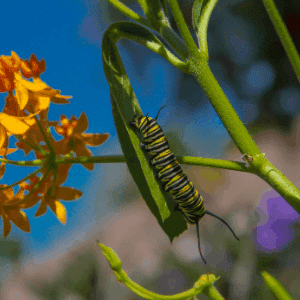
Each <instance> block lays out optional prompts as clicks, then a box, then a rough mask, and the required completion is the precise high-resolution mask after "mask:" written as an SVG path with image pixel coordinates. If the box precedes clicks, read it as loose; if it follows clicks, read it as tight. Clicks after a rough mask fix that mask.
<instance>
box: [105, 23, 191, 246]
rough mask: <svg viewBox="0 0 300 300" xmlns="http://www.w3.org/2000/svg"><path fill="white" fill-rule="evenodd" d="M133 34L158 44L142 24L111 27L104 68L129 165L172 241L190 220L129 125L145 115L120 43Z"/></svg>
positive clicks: (107, 32)
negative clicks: (162, 182)
mask: <svg viewBox="0 0 300 300" xmlns="http://www.w3.org/2000/svg"><path fill="white" fill-rule="evenodd" d="M131 35H134V38H135V39H139V41H140V40H141V39H143V40H144V41H143V43H155V42H157V41H156V40H154V39H153V37H154V35H152V33H151V32H149V31H148V30H146V29H145V28H143V27H142V26H140V25H137V24H135V23H130V22H120V23H115V24H113V25H111V26H110V27H109V29H108V30H107V31H106V33H105V34H104V37H103V42H102V59H103V67H104V71H105V74H106V78H107V80H108V83H109V86H110V95H111V105H112V111H113V117H114V122H115V126H116V129H117V133H118V137H119V141H120V144H121V147H122V150H123V153H124V156H125V159H126V162H127V166H128V168H129V171H130V173H131V175H132V177H133V179H134V181H135V182H136V184H137V186H138V188H139V190H140V192H141V194H142V196H143V198H144V200H145V201H146V204H147V205H148V207H149V209H150V210H151V212H152V213H153V214H154V216H155V217H156V219H157V221H158V223H159V224H160V226H161V227H162V229H163V230H164V231H165V233H166V234H167V235H168V236H169V238H170V240H171V241H172V240H173V239H174V237H176V236H178V235H179V234H180V233H182V232H183V231H184V230H186V229H187V225H186V221H185V220H184V219H183V217H182V216H181V214H180V213H178V212H174V209H173V203H170V201H168V197H167V195H166V194H164V193H163V192H162V190H161V188H160V186H159V183H158V182H157V181H156V179H155V177H154V175H153V170H152V169H151V167H150V166H149V164H148V162H147V159H146V157H145V154H144V153H143V151H142V150H141V149H140V146H139V145H140V140H139V138H138V136H137V133H136V131H135V130H133V129H132V128H131V126H130V125H129V122H130V121H132V120H133V117H134V115H135V114H138V115H142V111H141V108H140V106H139V103H138V100H137V98H136V96H135V93H134V91H133V88H132V86H131V83H130V80H129V78H128V76H127V74H126V71H125V68H124V66H123V63H122V60H121V57H120V54H119V51H118V49H117V47H116V42H117V41H118V40H119V39H120V38H122V37H124V36H126V37H127V38H128V37H130V36H131ZM146 38H149V39H146ZM154 38H155V37H154ZM141 43H142V42H141Z"/></svg>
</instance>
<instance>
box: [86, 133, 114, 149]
mask: <svg viewBox="0 0 300 300" xmlns="http://www.w3.org/2000/svg"><path fill="white" fill-rule="evenodd" d="M108 137H109V134H108V133H95V134H92V133H85V134H82V140H83V142H84V143H85V144H87V145H89V146H99V145H101V144H103V143H104V142H105V141H106V140H107V139H108Z"/></svg>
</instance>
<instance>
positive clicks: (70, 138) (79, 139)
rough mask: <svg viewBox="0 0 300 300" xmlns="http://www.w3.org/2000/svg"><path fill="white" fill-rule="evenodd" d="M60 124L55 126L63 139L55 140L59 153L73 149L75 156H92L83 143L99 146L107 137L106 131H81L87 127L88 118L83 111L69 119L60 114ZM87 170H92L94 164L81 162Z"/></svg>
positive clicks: (66, 152) (65, 152)
mask: <svg viewBox="0 0 300 300" xmlns="http://www.w3.org/2000/svg"><path fill="white" fill-rule="evenodd" d="M60 120H61V124H62V125H57V126H55V130H56V132H57V133H58V134H60V135H62V136H63V137H64V139H62V140H60V141H59V142H57V147H58V148H59V149H60V151H61V154H68V153H70V152H71V151H72V150H74V151H75V153H76V155H77V157H79V156H88V157H91V156H93V155H92V153H91V151H90V150H89V149H87V148H86V146H85V145H89V146H99V145H101V144H102V143H104V142H105V141H106V140H107V138H108V136H109V135H108V133H103V134H101V133H99V134H86V133H83V132H84V131H86V130H87V128H88V120H87V117H86V115H85V113H84V112H83V113H81V115H80V117H79V119H76V117H74V116H72V117H71V118H70V120H68V119H67V118H66V116H64V115H61V117H60ZM83 166H84V167H86V168H87V169H89V170H93V168H94V164H92V163H88V164H83Z"/></svg>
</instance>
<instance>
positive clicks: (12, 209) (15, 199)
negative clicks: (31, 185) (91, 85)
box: [0, 185, 39, 237]
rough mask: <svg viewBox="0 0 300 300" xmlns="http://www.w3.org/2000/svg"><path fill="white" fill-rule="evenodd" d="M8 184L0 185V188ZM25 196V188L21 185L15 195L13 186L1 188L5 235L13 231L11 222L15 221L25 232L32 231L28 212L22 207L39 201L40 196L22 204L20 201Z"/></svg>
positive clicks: (0, 205)
mask: <svg viewBox="0 0 300 300" xmlns="http://www.w3.org/2000/svg"><path fill="white" fill-rule="evenodd" d="M6 186H7V185H0V188H3V187H6ZM23 198H24V188H23V187H22V186H20V189H19V191H18V192H17V194H16V195H15V196H14V191H13V188H12V187H10V188H7V189H4V190H0V199H1V200H0V215H1V216H2V219H3V232H4V237H6V236H8V234H9V233H10V231H11V224H10V222H13V223H14V224H15V225H16V226H18V227H19V228H20V229H21V230H23V231H25V232H30V224H29V221H28V218H27V216H26V214H25V213H24V212H23V211H21V208H28V207H31V206H33V205H35V204H36V203H37V201H39V199H38V198H34V197H32V198H30V199H28V202H27V201H26V202H27V203H26V204H25V203H23V204H22V205H19V204H18V203H19V202H20V201H21V200H22V199H23Z"/></svg>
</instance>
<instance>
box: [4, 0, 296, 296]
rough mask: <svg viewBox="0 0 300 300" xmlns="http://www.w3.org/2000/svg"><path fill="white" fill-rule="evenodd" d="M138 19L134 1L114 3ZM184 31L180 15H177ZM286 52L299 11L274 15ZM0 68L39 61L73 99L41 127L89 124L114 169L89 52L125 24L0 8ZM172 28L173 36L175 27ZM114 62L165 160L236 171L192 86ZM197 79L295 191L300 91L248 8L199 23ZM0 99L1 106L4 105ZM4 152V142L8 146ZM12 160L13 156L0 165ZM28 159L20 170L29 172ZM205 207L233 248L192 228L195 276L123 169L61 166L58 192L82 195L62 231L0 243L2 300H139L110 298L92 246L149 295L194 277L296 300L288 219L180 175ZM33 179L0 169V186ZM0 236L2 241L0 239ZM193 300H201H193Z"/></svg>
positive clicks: (47, 8) (241, 187)
mask: <svg viewBox="0 0 300 300" xmlns="http://www.w3.org/2000/svg"><path fill="white" fill-rule="evenodd" d="M124 3H126V5H128V6H130V7H131V8H132V9H134V10H135V11H137V12H139V13H141V10H140V8H139V7H138V5H137V4H136V2H135V1H124ZM179 3H180V6H181V8H182V11H183V13H184V16H185V19H186V21H187V23H188V25H189V27H190V29H191V28H192V26H191V9H192V4H193V1H187V0H185V1H179ZM275 3H276V5H277V8H278V9H279V12H280V14H281V16H282V17H283V19H284V21H285V23H286V25H287V27H288V30H289V32H290V34H291V36H292V38H293V41H294V43H295V44H296V47H298V49H299V41H300V14H299V11H300V2H299V1H296V0H291V1H283V0H277V1H275ZM1 7H2V11H3V14H2V17H1V19H0V22H1V24H2V28H3V29H2V31H1V33H0V36H1V37H2V38H1V40H2V46H1V55H2V54H3V55H10V53H11V51H12V50H13V51H15V52H16V53H17V54H18V55H19V56H20V57H21V58H23V59H25V58H29V56H30V54H31V53H35V54H36V55H37V57H38V59H41V58H42V57H44V58H45V60H46V64H47V69H46V72H45V73H44V74H43V75H42V77H41V78H42V80H44V81H45V82H46V83H47V84H48V85H50V86H51V87H53V88H55V89H60V90H61V91H62V92H61V94H63V95H72V96H73V99H71V104H69V105H64V106H62V105H54V104H51V107H50V112H49V119H50V120H53V121H54V120H59V116H60V115H61V114H65V115H66V116H67V117H70V116H71V115H74V116H76V117H79V116H80V113H81V112H82V111H84V112H85V113H86V114H87V116H88V119H89V129H88V132H89V133H99V132H108V133H109V134H110V138H109V139H108V141H106V142H105V143H104V144H103V145H101V146H100V147H99V148H94V149H91V150H92V151H93V154H94V155H114V154H119V155H121V154H122V152H121V149H120V145H119V142H118V138H117V135H116V130H115V128H114V123H113V119H112V113H111V107H110V97H109V89H108V84H107V81H106V79H105V75H104V72H103V68H102V60H101V40H102V36H103V34H104V32H105V30H106V29H107V28H108V26H109V25H110V24H111V23H113V22H117V21H121V20H127V19H126V18H125V17H124V16H123V15H122V14H120V13H119V12H118V11H116V10H115V9H114V8H113V7H112V6H111V5H110V4H108V3H107V1H105V0H100V1H99V2H98V1H95V0H89V1H72V2H70V1H58V0H53V1H51V2H47V1H46V2H44V1H36V0H32V1H29V2H28V1H27V2H24V1H18V0H16V1H5V2H3V3H2V4H1ZM172 26H173V27H174V28H175V29H176V26H175V22H174V21H173V22H172ZM118 46H119V50H120V52H121V56H122V58H123V61H124V64H125V67H126V70H127V72H128V75H129V78H130V79H131V80H132V85H133V87H134V91H135V93H136V95H137V97H138V99H139V102H140V104H141V106H142V109H143V112H144V113H148V112H149V115H150V116H155V115H156V114H157V112H158V110H159V109H160V108H161V107H162V106H163V105H167V107H166V108H165V109H164V110H163V111H162V112H161V114H160V117H159V123H160V125H161V126H162V127H163V129H164V131H165V133H166V135H167V137H168V139H169V141H170V144H171V148H172V150H173V151H174V153H175V154H177V155H193V156H202V157H212V158H222V159H231V160H237V161H242V155H241V154H240V153H239V152H238V150H237V149H236V147H235V145H234V144H233V143H232V142H231V140H230V137H229V135H228V133H227V132H226V130H225V129H224V127H223V125H222V123H221V121H220V119H219V118H218V116H217V115H216V113H215V112H214V110H213V108H212V107H211V105H210V103H209V101H208V99H207V98H206V96H205V95H204V93H203V91H202V89H201V87H199V85H198V83H197V82H196V80H195V79H194V78H193V77H192V76H190V75H186V74H182V73H180V72H179V71H178V70H176V69H175V68H174V67H173V66H171V65H170V64H169V63H168V62H166V61H164V60H163V59H162V58H161V57H160V56H158V55H156V54H153V53H152V52H150V51H149V50H147V49H145V48H143V47H142V46H140V45H137V44H135V43H132V42H131V41H126V40H122V41H121V42H120V43H119V44H118ZM208 46H209V53H210V66H211V68H212V71H213V73H214V74H215V76H216V78H217V80H218V81H219V83H220V85H221V86H222V88H223V90H224V91H225V93H226V95H227V96H228V98H229V99H230V102H231V103H232V105H233V106H234V108H235V109H236V111H237V113H238V114H239V116H240V118H241V119H242V121H243V122H244V123H245V124H246V126H247V128H248V129H249V131H250V133H251V134H252V136H253V137H254V139H255V141H256V142H257V144H258V146H259V147H260V149H261V150H262V152H264V153H265V154H266V156H267V158H268V159H269V160H270V161H271V162H272V163H273V164H274V165H275V166H276V167H277V168H279V169H280V170H281V171H282V172H283V173H284V174H285V175H287V177H288V178H289V179H291V180H292V181H293V182H294V183H295V184H296V185H297V186H299V184H300V180H299V166H300V155H299V149H300V148H299V147H300V140H299V138H298V135H299V133H298V131H299V130H300V129H299V128H300V119H299V117H298V115H299V112H300V89H299V82H297V80H296V76H295V74H294V71H293V70H292V68H291V65H290V62H289V60H288V58H287V56H286V54H285V52H284V50H283V47H282V46H281V43H280V41H279V39H278V37H277V35H276V33H275V31H274V29H273V26H272V24H271V22H270V20H269V18H268V16H267V14H266V12H265V9H264V7H263V5H262V2H261V1H258V0H254V1H246V0H226V1H225V0H220V1H219V3H218V4H217V6H216V8H215V10H214V12H213V14H212V17H211V21H210V23H209V28H208ZM4 96H5V95H4V94H3V101H2V103H3V105H4ZM10 143H11V144H10V146H12V147H13V145H14V143H15V140H13V139H11V140H10ZM9 158H10V159H12V160H20V159H23V157H22V155H20V154H19V153H14V154H12V155H10V156H9ZM32 158H33V157H30V155H29V157H28V159H32ZM184 169H185V171H186V173H187V174H188V175H189V177H190V178H191V180H192V181H193V182H194V184H195V186H196V187H197V188H198V189H199V190H200V191H201V193H202V195H203V197H204V200H205V203H206V207H207V208H208V209H209V210H211V211H212V212H214V213H216V214H218V215H220V216H221V217H223V218H224V219H225V220H226V221H228V223H229V224H230V225H231V226H232V228H233V229H234V230H235V232H236V234H237V235H238V236H239V237H240V238H241V241H240V242H237V241H236V240H235V239H234V238H233V236H232V234H231V233H230V232H229V230H228V229H227V228H226V227H225V226H223V224H222V223H220V222H219V221H218V220H215V219H213V218H211V217H210V216H205V218H204V219H203V220H201V223H200V224H201V225H200V230H201V242H202V249H203V252H204V256H205V257H206V260H207V265H204V264H203V262H202V261H201V259H200V258H199V252H198V249H197V239H196V229H195V227H194V226H189V230H188V231H186V232H185V233H184V234H182V235H181V236H180V237H179V238H176V239H175V240H174V242H173V244H171V243H170V242H169V239H168V237H167V236H166V235H165V234H164V233H163V232H162V230H161V228H160V227H159V226H158V224H157V222H156V220H155V218H154V217H153V216H152V215H151V213H150V212H149V210H148V208H147V207H146V205H145V204H144V202H143V199H141V195H140V193H139V191H138V189H137V187H136V185H135V183H134V182H133V181H132V178H131V175H130V174H129V172H128V169H127V167H126V165H125V164H106V165H97V166H96V167H95V170H94V171H93V172H89V171H87V170H86V169H84V168H83V167H82V166H80V165H78V166H77V165H74V166H73V167H72V169H71V171H70V176H69V178H68V180H67V181H66V183H65V184H64V185H65V186H70V187H74V188H76V189H79V190H81V191H82V192H83V193H84V195H83V197H81V198H80V199H79V200H77V201H74V202H68V203H66V207H67V210H68V219H67V224H66V225H62V224H61V223H60V222H59V221H58V220H57V219H56V217H55V216H54V215H53V213H52V212H51V211H48V212H47V213H46V215H44V216H42V217H39V218H34V217H33V216H34V214H35V212H36V209H37V208H36V207H34V208H32V209H29V210H27V211H26V213H27V215H28V216H29V218H30V223H31V233H30V234H27V233H24V232H22V231H21V230H19V229H18V228H16V226H14V225H13V229H12V232H11V233H10V235H9V237H8V238H6V239H3V238H2V239H1V240H0V269H1V274H0V282H1V286H0V295H1V298H2V299H34V300H35V299H75V300H77V299H78V300H81V299H128V300H129V299H130V300H132V299H140V298H139V297H138V296H136V295H135V294H133V293H132V292H131V291H130V290H128V289H127V288H126V287H125V286H123V285H122V284H120V283H119V282H118V281H117V280H116V279H115V277H114V275H113V272H112V271H111V270H110V269H109V266H108V263H107V262H106V261H105V259H104V257H103V255H102V254H101V252H100V250H99V248H98V246H97V245H96V243H95V240H96V239H99V240H100V242H101V243H103V244H105V245H107V246H109V247H112V248H113V249H114V250H115V251H116V252H117V253H118V255H119V257H120V258H121V260H122V261H123V267H124V270H125V271H126V272H127V273H128V275H129V276H130V277H131V278H132V279H133V280H136V281H137V282H138V283H139V284H141V285H142V286H144V287H145V288H148V289H151V290H152V291H155V292H157V293H162V294H175V293H178V292H182V291H184V290H186V289H188V288H190V287H191V286H192V285H193V283H194V282H195V281H196V280H197V279H198V278H199V276H200V275H201V274H203V273H214V274H215V275H217V276H221V278H220V279H219V281H218V282H217V283H216V287H217V288H218V289H219V291H220V292H221V293H222V295H223V296H224V297H226V299H272V295H271V293H270V292H269V291H268V289H267V288H266V286H265V285H264V284H263V282H262V278H261V276H260V272H261V271H262V270H265V271H268V272H270V273H271V274H272V275H274V276H275V277H276V278H277V279H278V280H280V281H281V282H282V284H283V285H284V286H285V287H286V288H287V289H288V290H289V292H290V293H291V294H292V296H293V297H294V299H299V298H300V276H299V275H300V271H299V270H300V255H299V250H298V249H299V246H300V236H299V223H298V220H299V215H298V214H297V213H296V211H295V210H294V209H293V208H292V207H290V205H289V204H287V203H286V202H285V201H284V200H283V199H282V198H281V197H280V196H279V195H278V194H277V193H276V192H275V191H274V190H272V188H271V187H269V186H268V185H267V184H266V183H265V182H263V181H262V180H261V179H259V178H257V177H256V176H254V175H251V174H246V173H245V174H244V173H238V172H234V171H225V170H219V169H209V168H201V167H191V166H189V167H187V166H185V167H184ZM29 171H32V169H27V168H16V167H12V166H7V171H6V174H5V176H4V177H3V178H2V179H1V184H10V183H13V182H15V181H17V180H19V179H20V178H22V177H24V176H26V174H28V172H29ZM1 226H2V225H1ZM2 236H3V235H2ZM199 298H200V299H206V297H205V296H202V295H201V296H199Z"/></svg>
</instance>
